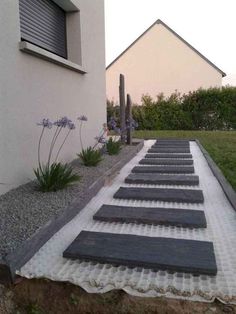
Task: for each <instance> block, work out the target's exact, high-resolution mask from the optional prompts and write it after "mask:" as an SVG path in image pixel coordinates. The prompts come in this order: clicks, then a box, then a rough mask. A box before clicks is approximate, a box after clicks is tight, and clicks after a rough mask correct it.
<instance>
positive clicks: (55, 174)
mask: <svg viewBox="0 0 236 314" xmlns="http://www.w3.org/2000/svg"><path fill="white" fill-rule="evenodd" d="M38 125H40V126H42V132H41V135H40V138H39V144H38V168H37V169H34V173H35V176H36V178H37V181H38V184H39V189H40V190H41V191H42V192H55V191H58V190H60V189H63V188H65V187H66V186H68V185H70V184H73V183H75V182H77V181H79V179H80V176H79V175H77V174H75V173H73V168H72V166H71V165H69V164H67V163H65V164H63V163H61V162H58V161H57V160H58V157H59V154H60V152H61V150H62V148H63V146H64V144H65V142H66V140H67V138H68V137H69V135H70V133H71V131H72V130H74V129H75V125H74V123H72V121H71V120H69V119H68V118H67V117H63V118H61V119H59V120H57V121H55V122H51V121H50V120H49V119H43V120H42V122H40V123H38ZM53 127H55V132H54V135H53V137H52V141H51V144H50V148H49V154H48V160H47V162H46V164H42V162H41V157H40V155H41V154H40V153H41V152H40V150H41V142H42V139H43V136H44V134H45V130H46V129H52V128H53ZM63 130H67V132H66V134H65V135H64V136H63V138H62V141H61V145H60V146H59V148H58V150H57V152H56V153H55V154H53V153H54V149H55V144H56V143H57V142H58V139H59V138H60V135H61V134H63V133H62V132H63ZM53 155H54V156H55V157H54V160H53V161H52V158H53Z"/></svg>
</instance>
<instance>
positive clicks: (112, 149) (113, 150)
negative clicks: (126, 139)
mask: <svg viewBox="0 0 236 314" xmlns="http://www.w3.org/2000/svg"><path fill="white" fill-rule="evenodd" d="M106 149H107V152H108V154H109V155H118V154H119V152H120V150H121V142H120V141H115V140H113V139H112V137H110V138H109V140H108V141H107V143H106Z"/></svg>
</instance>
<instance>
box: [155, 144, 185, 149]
mask: <svg viewBox="0 0 236 314" xmlns="http://www.w3.org/2000/svg"><path fill="white" fill-rule="evenodd" d="M152 148H172V149H174V148H186V149H187V148H190V146H189V145H184V146H183V145H170V144H168V145H160V144H159V145H152Z"/></svg>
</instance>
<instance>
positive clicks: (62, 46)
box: [19, 0, 67, 58]
mask: <svg viewBox="0 0 236 314" xmlns="http://www.w3.org/2000/svg"><path fill="white" fill-rule="evenodd" d="M19 8H20V28H21V39H22V40H25V41H28V42H30V43H32V44H35V45H37V46H39V47H41V48H44V49H46V50H48V51H50V52H53V53H55V54H57V55H59V56H61V57H63V58H66V57H67V51H66V50H67V49H66V14H65V11H63V10H62V9H61V8H60V7H59V6H58V5H56V4H55V3H54V2H53V1H51V0H19Z"/></svg>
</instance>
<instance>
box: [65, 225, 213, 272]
mask: <svg viewBox="0 0 236 314" xmlns="http://www.w3.org/2000/svg"><path fill="white" fill-rule="evenodd" d="M63 257H65V258H70V259H81V260H86V261H95V262H98V263H109V264H113V265H118V266H119V265H125V266H128V267H131V268H134V267H143V268H149V269H153V270H167V271H174V272H185V273H191V274H196V275H200V274H205V275H216V273H217V266H216V260H215V254H214V247H213V244H212V243H211V242H205V241H194V240H184V239H173V238H161V237H160V238H157V237H144V236H137V235H128V234H112V233H103V232H90V231H82V232H81V233H80V234H79V235H78V237H77V238H76V239H75V240H74V241H73V242H72V243H71V245H70V246H69V247H68V248H67V249H66V250H65V251H64V252H63Z"/></svg>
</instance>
